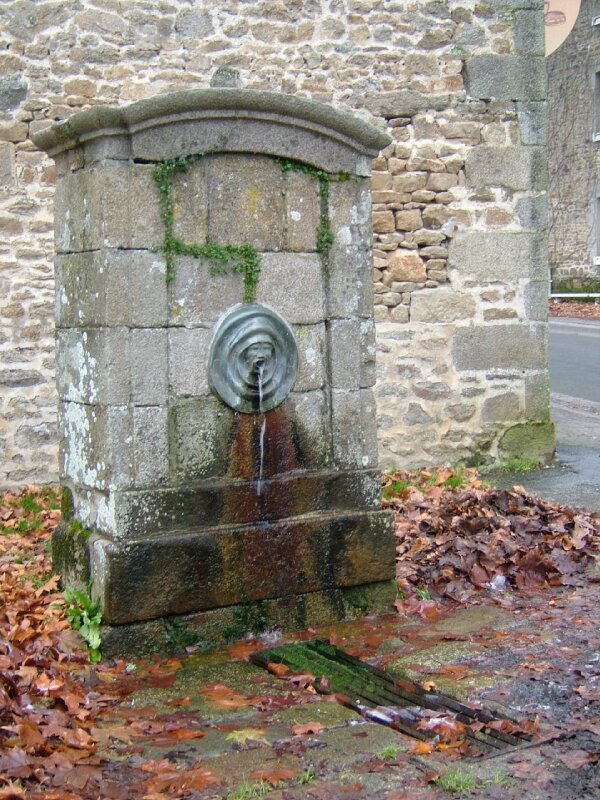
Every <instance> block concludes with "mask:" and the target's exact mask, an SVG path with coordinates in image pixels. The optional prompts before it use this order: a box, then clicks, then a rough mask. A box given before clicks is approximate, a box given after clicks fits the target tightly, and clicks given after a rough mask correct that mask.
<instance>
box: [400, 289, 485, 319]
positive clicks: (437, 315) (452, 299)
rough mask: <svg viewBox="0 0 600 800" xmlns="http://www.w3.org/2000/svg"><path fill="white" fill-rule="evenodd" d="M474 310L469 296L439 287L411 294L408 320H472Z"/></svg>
mask: <svg viewBox="0 0 600 800" xmlns="http://www.w3.org/2000/svg"><path fill="white" fill-rule="evenodd" d="M475 310H476V304H475V300H474V299H473V297H472V296H471V295H470V294H466V293H464V292H457V291H454V290H453V289H450V288H449V287H440V288H438V289H427V290H423V291H421V292H414V293H413V295H412V297H411V305H410V318H411V320H412V321H413V322H430V323H436V322H456V321H457V320H462V319H472V318H473V317H474V316H475Z"/></svg>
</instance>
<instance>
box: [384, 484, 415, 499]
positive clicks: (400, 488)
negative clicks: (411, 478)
mask: <svg viewBox="0 0 600 800" xmlns="http://www.w3.org/2000/svg"><path fill="white" fill-rule="evenodd" d="M409 486H410V483H409V482H408V481H392V482H391V483H390V485H389V486H385V487H384V489H383V491H382V493H381V494H382V497H383V499H384V500H391V499H392V497H396V496H397V495H399V494H402V492H405V491H406V490H407V489H408V487H409Z"/></svg>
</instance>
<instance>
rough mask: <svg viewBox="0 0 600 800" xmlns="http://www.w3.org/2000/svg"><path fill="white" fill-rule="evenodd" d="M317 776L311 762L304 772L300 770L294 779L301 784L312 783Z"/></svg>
mask: <svg viewBox="0 0 600 800" xmlns="http://www.w3.org/2000/svg"><path fill="white" fill-rule="evenodd" d="M316 777H317V773H316V770H315V768H314V767H313V765H312V764H311V765H310V766H309V767H307V768H306V769H305V770H304V772H301V773H300V775H298V777H297V778H296V781H297V782H298V783H300V784H302V785H304V784H305V783H312V782H313V781H314V780H315V779H316Z"/></svg>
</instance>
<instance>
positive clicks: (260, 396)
mask: <svg viewBox="0 0 600 800" xmlns="http://www.w3.org/2000/svg"><path fill="white" fill-rule="evenodd" d="M264 370H265V365H264V364H263V363H262V362H261V363H260V364H258V366H257V372H258V411H259V413H260V414H262V423H261V426H260V435H259V439H258V448H259V467H258V481H257V483H256V494H257V496H258V497H260V493H261V492H262V486H263V471H264V462H265V433H266V432H267V416H266V414H265V413H264V411H263V407H262V405H263V372H264Z"/></svg>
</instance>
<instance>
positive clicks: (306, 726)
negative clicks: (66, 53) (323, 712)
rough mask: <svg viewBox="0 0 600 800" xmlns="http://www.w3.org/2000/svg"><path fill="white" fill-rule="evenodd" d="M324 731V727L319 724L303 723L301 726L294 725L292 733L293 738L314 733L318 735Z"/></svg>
mask: <svg viewBox="0 0 600 800" xmlns="http://www.w3.org/2000/svg"><path fill="white" fill-rule="evenodd" d="M323 730H325V726H324V725H322V724H321V723H320V722H305V723H303V724H301V725H294V726H293V728H292V733H293V734H294V736H307V735H310V734H314V733H320V732H321V731H323Z"/></svg>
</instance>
